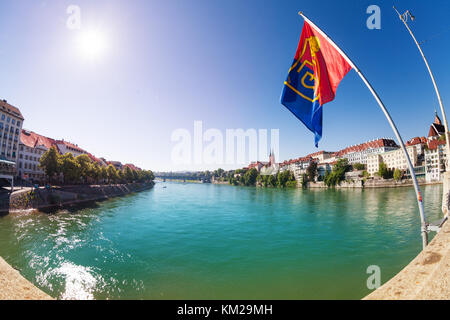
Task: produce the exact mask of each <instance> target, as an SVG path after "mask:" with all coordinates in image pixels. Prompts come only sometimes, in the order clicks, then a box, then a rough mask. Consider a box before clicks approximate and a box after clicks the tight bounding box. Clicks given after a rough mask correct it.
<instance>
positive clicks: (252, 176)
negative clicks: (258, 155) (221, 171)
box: [243, 168, 258, 186]
mask: <svg viewBox="0 0 450 320" xmlns="http://www.w3.org/2000/svg"><path fill="white" fill-rule="evenodd" d="M257 177H258V171H257V170H256V169H255V168H251V169H250V170H248V171H247V172H246V173H245V174H244V175H243V178H244V180H243V182H244V184H245V185H246V186H254V185H255V183H256V178H257Z"/></svg>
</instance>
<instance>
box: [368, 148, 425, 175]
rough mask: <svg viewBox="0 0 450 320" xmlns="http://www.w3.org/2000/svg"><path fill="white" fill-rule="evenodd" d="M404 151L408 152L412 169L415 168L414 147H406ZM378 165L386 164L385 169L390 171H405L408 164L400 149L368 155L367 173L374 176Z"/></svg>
mask: <svg viewBox="0 0 450 320" xmlns="http://www.w3.org/2000/svg"><path fill="white" fill-rule="evenodd" d="M406 150H407V151H408V155H409V158H410V159H411V163H412V165H413V167H416V166H417V164H418V162H417V159H418V157H417V149H416V146H414V145H412V146H407V147H406ZM380 163H384V164H386V167H387V168H388V169H390V170H395V169H400V170H403V171H406V170H407V169H408V162H407V160H406V157H405V154H404V152H403V150H402V149H397V150H392V151H388V152H383V153H378V154H370V155H368V156H367V172H368V173H370V174H371V175H374V174H375V173H376V172H378V170H379V168H380Z"/></svg>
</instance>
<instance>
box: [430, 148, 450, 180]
mask: <svg viewBox="0 0 450 320" xmlns="http://www.w3.org/2000/svg"><path fill="white" fill-rule="evenodd" d="M446 161H447V157H446V143H445V140H438V139H433V140H431V141H429V142H428V148H427V149H425V179H426V181H427V182H432V181H441V180H442V178H443V176H444V175H443V173H444V172H445V170H446Z"/></svg>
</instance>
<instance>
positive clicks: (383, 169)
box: [378, 162, 392, 179]
mask: <svg viewBox="0 0 450 320" xmlns="http://www.w3.org/2000/svg"><path fill="white" fill-rule="evenodd" d="M378 175H379V176H380V177H382V178H383V179H389V178H392V171H391V170H389V169H388V167H387V166H386V164H385V163H384V162H382V163H380V165H379V167H378Z"/></svg>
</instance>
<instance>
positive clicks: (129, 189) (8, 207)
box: [0, 182, 154, 214]
mask: <svg viewBox="0 0 450 320" xmlns="http://www.w3.org/2000/svg"><path fill="white" fill-rule="evenodd" d="M153 185H154V183H153V182H151V183H130V184H118V185H107V186H104V185H90V186H82V185H81V186H64V187H54V188H52V189H51V190H45V189H39V190H33V191H23V192H20V191H19V192H15V193H13V194H12V195H11V196H10V197H9V198H7V199H2V201H1V202H0V213H3V214H5V213H9V212H12V211H20V210H29V209H45V208H53V207H54V208H58V207H61V206H64V205H70V204H77V203H83V202H88V201H96V200H105V199H109V198H113V197H118V196H124V195H126V194H129V193H133V192H139V191H143V190H147V189H150V188H152V187H153Z"/></svg>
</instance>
